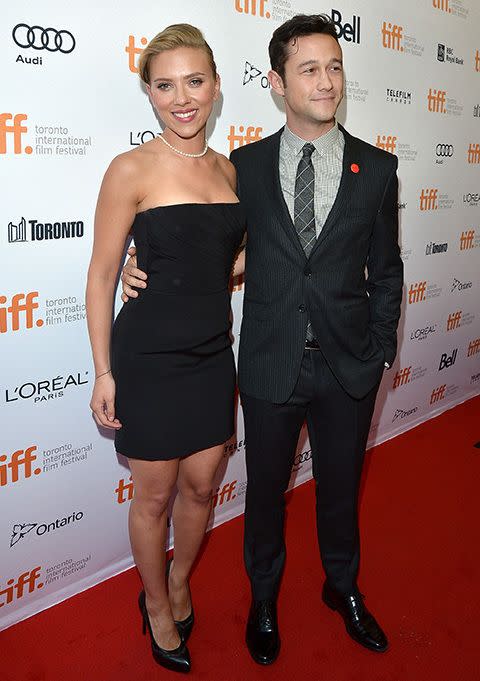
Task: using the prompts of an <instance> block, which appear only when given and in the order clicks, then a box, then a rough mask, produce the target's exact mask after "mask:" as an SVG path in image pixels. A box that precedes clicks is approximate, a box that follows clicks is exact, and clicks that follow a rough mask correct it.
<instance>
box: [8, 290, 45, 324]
mask: <svg viewBox="0 0 480 681" xmlns="http://www.w3.org/2000/svg"><path fill="white" fill-rule="evenodd" d="M37 297H38V291H30V293H27V295H25V294H24V293H16V294H15V295H14V296H12V302H11V304H10V305H9V306H7V307H4V305H5V303H6V302H7V298H6V296H0V333H6V332H7V331H8V327H9V324H8V321H9V320H10V326H11V331H18V330H19V329H20V313H23V312H24V313H25V328H26V329H31V328H33V311H34V310H36V309H37V308H38V303H37V302H35V298H37ZM21 301H25V302H21ZM22 317H23V315H22ZM35 326H43V319H37V321H36V322H35Z"/></svg>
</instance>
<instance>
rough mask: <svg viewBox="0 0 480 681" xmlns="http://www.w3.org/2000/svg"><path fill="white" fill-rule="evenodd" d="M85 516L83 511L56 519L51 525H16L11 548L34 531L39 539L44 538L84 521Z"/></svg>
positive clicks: (13, 530)
mask: <svg viewBox="0 0 480 681" xmlns="http://www.w3.org/2000/svg"><path fill="white" fill-rule="evenodd" d="M83 516H84V514H83V511H74V512H73V513H71V514H70V515H68V516H65V517H63V518H56V519H55V520H54V521H52V522H49V523H16V524H15V525H14V526H13V528H12V536H11V538H10V548H12V547H13V546H15V545H16V544H18V543H19V542H20V541H21V540H22V539H24V538H25V537H26V536H27V535H28V534H29V533H30V532H32V530H35V531H34V532H33V534H35V535H37V536H38V537H42V536H43V535H45V534H49V533H50V532H54V531H55V530H58V529H59V528H61V527H65V526H66V525H70V524H73V523H75V522H78V521H80V520H82V518H83Z"/></svg>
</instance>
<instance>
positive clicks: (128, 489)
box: [115, 476, 133, 504]
mask: <svg viewBox="0 0 480 681" xmlns="http://www.w3.org/2000/svg"><path fill="white" fill-rule="evenodd" d="M129 481H130V482H125V479H122V480H119V481H118V487H117V488H116V490H115V493H116V495H117V504H124V503H125V502H126V501H131V500H132V499H133V482H132V476H130V477H129Z"/></svg>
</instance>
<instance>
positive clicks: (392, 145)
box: [375, 135, 397, 154]
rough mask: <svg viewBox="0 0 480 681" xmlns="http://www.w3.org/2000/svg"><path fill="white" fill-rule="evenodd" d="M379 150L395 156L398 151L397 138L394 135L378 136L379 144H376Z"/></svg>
mask: <svg viewBox="0 0 480 681" xmlns="http://www.w3.org/2000/svg"><path fill="white" fill-rule="evenodd" d="M375 146H376V147H378V148H379V149H383V150H384V151H388V152H390V154H394V153H395V151H396V149H397V138H396V137H392V135H381V136H380V135H377V143H376V144H375Z"/></svg>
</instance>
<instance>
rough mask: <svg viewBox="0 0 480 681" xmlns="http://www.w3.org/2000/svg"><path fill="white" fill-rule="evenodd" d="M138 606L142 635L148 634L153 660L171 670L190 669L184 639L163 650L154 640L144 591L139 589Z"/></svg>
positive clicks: (188, 654) (185, 670) (183, 670)
mask: <svg viewBox="0 0 480 681" xmlns="http://www.w3.org/2000/svg"><path fill="white" fill-rule="evenodd" d="M138 607H139V608H140V612H141V613H142V620H143V622H142V631H143V635H145V634H146V633H147V629H148V633H149V634H150V641H151V644H152V655H153V659H154V660H155V662H157V663H158V664H159V665H161V666H162V667H165V669H170V670H171V671H172V672H183V673H187V672H189V671H190V667H191V663H190V653H189V652H188V648H187V646H186V645H185V641H183V640H182V641H181V642H180V645H179V646H178V647H177V648H174V649H173V650H165V648H160V646H159V645H158V643H157V642H156V641H155V638H154V636H153V632H152V626H151V624H150V619H149V617H148V612H147V606H146V604H145V591H141V592H140V595H139V597H138Z"/></svg>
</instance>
